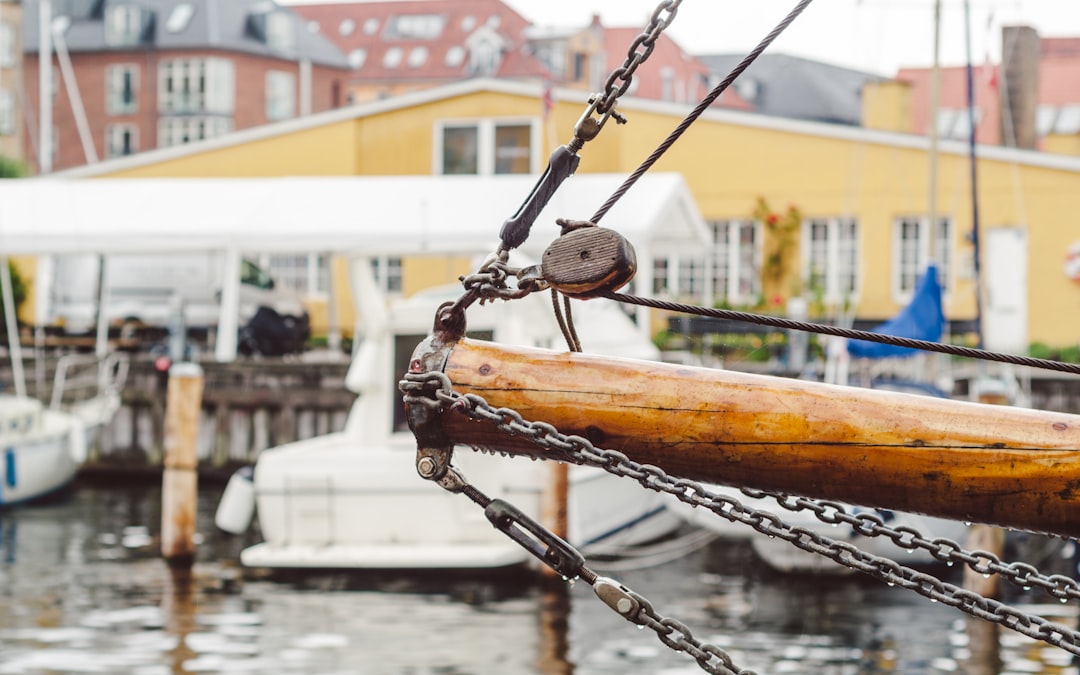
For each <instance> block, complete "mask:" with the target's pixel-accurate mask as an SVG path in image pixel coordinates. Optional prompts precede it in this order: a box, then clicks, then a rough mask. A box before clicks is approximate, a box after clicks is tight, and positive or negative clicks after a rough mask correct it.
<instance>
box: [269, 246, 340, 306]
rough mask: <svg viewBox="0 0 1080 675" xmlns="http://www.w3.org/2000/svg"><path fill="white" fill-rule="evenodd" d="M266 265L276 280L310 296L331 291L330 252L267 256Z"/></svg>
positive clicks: (319, 295) (323, 294)
mask: <svg viewBox="0 0 1080 675" xmlns="http://www.w3.org/2000/svg"><path fill="white" fill-rule="evenodd" d="M265 267H266V269H267V270H268V271H269V272H270V275H271V276H272V277H274V279H275V280H277V281H278V282H280V283H281V284H282V285H283V286H284V287H285V288H289V289H292V290H293V291H296V292H297V293H300V294H302V295H304V296H306V297H309V298H322V297H326V296H328V295H329V293H330V254H328V253H297V254H282V255H270V256H267V259H266V261H265Z"/></svg>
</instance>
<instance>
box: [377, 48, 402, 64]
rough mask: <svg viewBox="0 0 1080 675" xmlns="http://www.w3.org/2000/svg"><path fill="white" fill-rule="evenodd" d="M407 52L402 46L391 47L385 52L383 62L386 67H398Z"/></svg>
mask: <svg viewBox="0 0 1080 675" xmlns="http://www.w3.org/2000/svg"><path fill="white" fill-rule="evenodd" d="M404 55H405V52H404V51H403V50H402V49H401V47H391V48H390V49H387V50H386V53H385V54H383V60H382V64H383V66H385V67H386V68H397V67H398V66H400V65H401V59H402V57H404Z"/></svg>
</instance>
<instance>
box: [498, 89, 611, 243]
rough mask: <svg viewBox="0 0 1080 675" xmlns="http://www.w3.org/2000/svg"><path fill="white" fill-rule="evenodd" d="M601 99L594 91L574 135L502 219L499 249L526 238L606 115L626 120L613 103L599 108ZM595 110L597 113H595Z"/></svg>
mask: <svg viewBox="0 0 1080 675" xmlns="http://www.w3.org/2000/svg"><path fill="white" fill-rule="evenodd" d="M603 100H604V97H603V96H602V95H601V94H593V95H592V96H590V97H589V105H588V107H587V108H585V112H584V113H582V114H581V117H580V118H579V119H578V121H577V123H576V124H575V125H574V138H573V139H571V141H570V142H569V143H567V144H566V145H560V146H559V147H557V148H555V151H554V152H552V153H551V156H550V157H549V158H548V165H547V168H546V169H544V173H543V175H541V176H540V180H538V181H537V182H536V185H535V186H533V189H532V192H530V193H529V196H528V197H526V198H525V201H524V202H523V203H522V204H521V207H520V208H518V210H517V212H516V213H515V214H514V215H512V216H510V217H509V218H507V219H506V221H505V222H503V225H502V229H500V230H499V239H500V240H501V242H502V243H501V247H500V252H501V251H509V250H510V249H514V248H517V247H518V246H521V245H522V244H523V243H525V240H526V239H528V238H529V231H530V230H531V229H532V226H533V223H535V222H536V219H537V218H538V217H540V212H541V211H543V210H544V207H545V206H547V203H548V202H549V201H551V196H552V195H554V194H555V191H556V190H557V189H558V188H559V186H560V185H562V184H563V181H565V180H566V179H567V178H569V177H570V176H572V175H574V172H575V171H577V168H578V164H579V163H581V157H579V156H578V154H577V153H578V151H579V150H581V148H582V147H584V145H585V143H587V142H589V141H591V140H592V139H594V138H596V135H597V134H599V133H600V130H601V129H603V128H604V125H605V124H607V121H608V120H609V119H614V120H615V121H616V122H617V123H619V124H626V118H625V117H624V116H623V115H621V114H620V113H618V112H616V111H615V106H614V105H611V106H609V107H608V108H607V109H606V110H604V111H600V105H601V103H602V102H603ZM598 112H599V116H597V113H598Z"/></svg>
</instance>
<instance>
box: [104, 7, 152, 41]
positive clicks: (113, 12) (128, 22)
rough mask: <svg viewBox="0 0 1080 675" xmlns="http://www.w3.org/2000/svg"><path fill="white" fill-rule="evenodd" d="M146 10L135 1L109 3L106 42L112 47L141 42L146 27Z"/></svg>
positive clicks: (106, 19) (106, 13) (106, 10)
mask: <svg viewBox="0 0 1080 675" xmlns="http://www.w3.org/2000/svg"><path fill="white" fill-rule="evenodd" d="M144 12H145V10H144V9H143V8H142V7H140V6H139V5H136V4H134V3H124V4H114V5H108V6H107V7H106V9H105V44H107V45H109V46H112V47H127V46H132V45H137V44H139V41H140V38H141V36H142V32H143V29H144V28H145V23H144V21H145V17H144Z"/></svg>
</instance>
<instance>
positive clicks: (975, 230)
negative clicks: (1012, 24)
mask: <svg viewBox="0 0 1080 675" xmlns="http://www.w3.org/2000/svg"><path fill="white" fill-rule="evenodd" d="M964 40H965V46H966V48H967V108H968V110H967V112H968V125H969V126H970V127H971V128H970V130H969V131H970V133H969V134H968V164H969V166H970V169H971V246H972V249H973V250H972V254H973V255H974V258H975V260H974V263H975V337H976V343H977V344H976V345H975V346H976V347H978V348H979V349H982V348H983V325H982V317H983V312H982V306H983V303H982V293H983V290H982V274H981V265H980V262H979V180H978V162H977V161H976V156H975V76H974V68H973V67H972V65H971V2H970V0H964Z"/></svg>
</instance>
